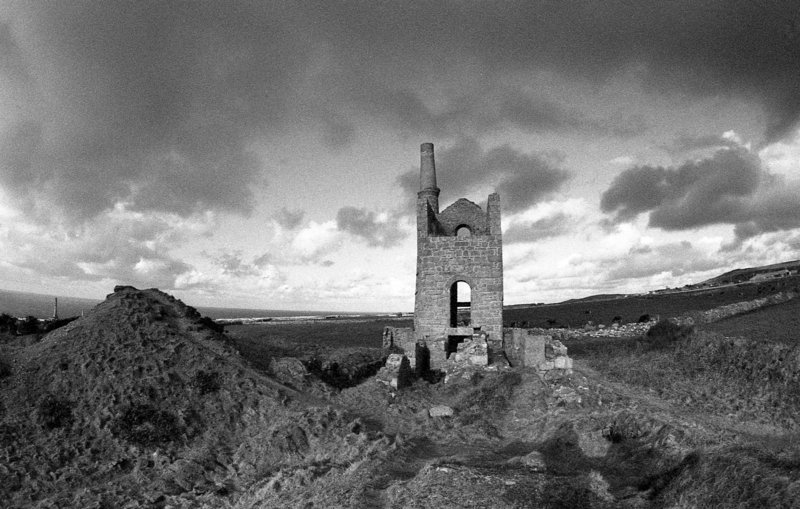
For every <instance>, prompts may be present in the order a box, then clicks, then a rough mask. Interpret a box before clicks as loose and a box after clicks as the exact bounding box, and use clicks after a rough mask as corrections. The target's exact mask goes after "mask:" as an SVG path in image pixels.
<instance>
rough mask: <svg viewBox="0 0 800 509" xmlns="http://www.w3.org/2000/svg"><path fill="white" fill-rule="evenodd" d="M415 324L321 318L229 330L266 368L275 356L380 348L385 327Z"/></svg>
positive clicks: (239, 345) (248, 355) (255, 362)
mask: <svg viewBox="0 0 800 509" xmlns="http://www.w3.org/2000/svg"><path fill="white" fill-rule="evenodd" d="M412 324H413V321H412V320H410V319H407V320H398V319H383V320H382V319H375V320H364V321H355V320H342V321H339V320H321V321H314V322H270V323H263V324H253V325H228V326H226V327H225V331H226V332H227V333H228V335H229V336H230V337H231V338H233V340H234V343H235V344H236V347H237V348H238V349H239V351H240V352H241V353H242V355H243V356H245V357H246V358H247V359H248V360H249V361H250V362H251V363H252V364H253V365H254V366H255V367H256V368H259V369H266V368H267V366H269V360H270V358H271V357H298V358H308V357H311V356H314V355H316V354H318V353H322V352H329V351H332V350H337V349H341V348H353V347H362V348H375V349H380V348H381V346H382V342H381V339H382V336H383V328H384V327H386V326H387V325H390V326H392V327H411V326H412Z"/></svg>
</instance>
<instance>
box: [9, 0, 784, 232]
mask: <svg viewBox="0 0 800 509" xmlns="http://www.w3.org/2000/svg"><path fill="white" fill-rule="evenodd" d="M799 9H800V6H798V4H797V2H795V1H793V0H792V1H784V2H778V1H775V2H749V1H724V2H723V1H716V2H694V1H689V0H683V1H678V2H657V1H646V2H635V3H630V2H622V1H612V2H588V1H587V2H581V3H575V2H556V1H541V2H528V1H525V2H522V1H520V2H503V3H499V4H497V3H491V4H487V3H486V2H478V1H476V2H464V1H452V2H444V1H443V2H429V3H428V2H423V3H413V4H409V3H406V2H351V3H338V2H325V3H303V2H297V3H280V2H279V3H276V2H244V1H242V2H145V1H141V2H118V3H112V2H41V3H32V2H31V3H18V4H14V6H13V7H12V8H8V9H6V10H5V11H4V15H5V16H6V19H4V20H0V23H2V22H3V21H5V24H3V25H0V26H2V28H0V73H2V75H3V76H2V78H3V80H4V81H2V93H4V94H11V99H10V101H9V102H10V103H13V104H14V105H15V109H14V114H13V117H12V118H7V119H5V120H6V126H5V127H3V130H2V132H0V138H2V140H3V141H2V143H3V144H4V146H11V147H13V149H12V150H9V151H4V152H3V153H2V154H0V170H2V171H0V185H2V186H3V187H4V188H5V189H6V190H8V191H9V192H10V193H9V194H11V195H12V196H13V197H14V198H15V199H16V200H17V201H18V203H20V204H21V205H24V206H26V208H27V209H28V210H29V211H30V210H34V209H35V206H36V205H37V203H38V205H39V207H40V208H43V209H47V208H49V207H52V206H55V207H59V208H60V209H62V211H63V212H65V213H66V214H67V216H70V217H73V218H77V219H85V218H88V217H91V216H93V215H96V214H97V213H98V212H101V211H103V210H106V209H108V208H109V207H111V206H113V204H114V203H116V202H119V201H123V202H127V203H128V204H129V207H130V208H132V209H133V208H135V209H139V210H145V209H147V210H151V209H157V210H164V211H170V212H176V213H179V214H184V215H185V214H189V213H192V212H195V211H198V210H206V209H217V210H227V211H234V212H239V213H247V212H248V211H250V210H252V208H253V204H254V196H253V193H252V191H250V187H249V184H252V183H253V182H254V181H255V180H256V179H257V176H258V175H257V174H258V172H259V163H260V162H259V160H258V159H257V158H256V156H255V155H254V154H253V153H251V152H250V151H249V150H248V147H249V146H250V145H249V144H250V142H251V141H253V140H254V138H256V137H258V136H259V135H260V134H263V133H264V132H269V131H273V130H280V129H282V128H284V127H285V126H286V125H288V124H289V122H294V121H298V120H301V121H302V120H305V121H311V122H314V124H315V125H316V127H317V128H318V129H319V130H320V132H319V134H320V136H321V139H322V140H323V141H324V142H325V143H326V144H327V145H328V146H330V147H341V146H344V145H346V144H348V143H350V142H351V141H352V140H353V139H354V136H355V126H357V125H358V122H359V121H360V120H363V117H364V116H367V117H369V118H370V119H374V118H378V119H383V120H384V121H385V122H389V123H390V125H391V126H393V127H394V128H396V129H399V130H400V131H401V132H404V133H406V134H413V135H414V136H415V137H417V136H420V135H425V134H426V133H427V134H431V135H432V134H435V135H437V137H439V136H442V137H444V136H446V137H449V138H451V139H452V138H453V137H457V136H462V135H465V134H466V135H477V134H478V133H483V132H485V131H491V130H496V129H499V128H504V127H513V128H518V129H522V130H526V131H536V132H539V131H561V132H564V131H569V132H572V131H592V132H600V133H608V134H617V135H624V134H626V132H627V133H628V134H630V131H631V129H630V128H629V127H626V123H627V119H625V118H624V116H625V115H624V112H623V113H622V116H621V118H619V119H614V120H609V119H603V118H594V117H592V116H591V115H590V114H589V113H587V112H585V111H581V110H578V109H575V108H574V107H572V106H570V105H569V103H568V100H569V98H568V97H564V98H560V99H559V100H558V101H555V100H554V98H553V97H554V96H558V94H559V91H558V90H550V91H543V93H539V92H538V91H536V90H531V86H530V85H529V84H528V81H527V78H528V76H529V75H531V73H533V74H534V75H535V74H539V73H541V72H545V73H548V72H549V73H553V74H554V75H555V76H558V77H560V78H563V79H566V80H578V81H580V82H583V83H588V84H590V85H593V84H602V83H603V82H604V80H606V79H607V78H609V77H611V76H615V75H619V74H620V73H622V72H631V71H632V72H633V73H634V74H635V75H637V76H639V77H640V78H641V79H642V80H643V82H644V84H645V85H646V87H647V88H648V90H650V91H651V92H653V93H655V94H660V93H674V92H678V93H682V94H688V95H690V96H694V97H710V96H714V97H719V96H735V97H740V98H743V99H745V100H752V99H755V100H757V101H759V102H760V103H761V104H762V105H763V106H764V109H765V112H766V121H767V132H766V137H767V138H768V139H769V140H774V139H777V138H779V137H781V136H783V135H784V134H786V133H787V132H788V131H789V130H790V129H791V127H792V126H794V125H795V124H796V121H797V118H798V113H799V112H800V85H798V84H800V74H799V73H800V51H797V48H798V47H800V36H799V35H798V34H800V29H798V26H800V14H799ZM0 100H2V98H0ZM523 180H524V179H523ZM517 183H522V184H528V183H529V182H527V181H523V182H513V183H511V182H509V184H510V185H511V184H517ZM523 187H525V186H523ZM530 190H534V191H535V189H527V191H530ZM518 199H519V197H517V198H512V204H513V203H515V200H518ZM36 200H39V201H38V202H36ZM512 206H515V205H512Z"/></svg>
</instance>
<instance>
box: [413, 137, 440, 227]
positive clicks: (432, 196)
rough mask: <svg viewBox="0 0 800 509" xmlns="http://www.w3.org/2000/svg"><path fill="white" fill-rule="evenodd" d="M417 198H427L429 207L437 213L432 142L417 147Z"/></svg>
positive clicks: (436, 189)
mask: <svg viewBox="0 0 800 509" xmlns="http://www.w3.org/2000/svg"><path fill="white" fill-rule="evenodd" d="M418 197H419V198H425V199H427V201H428V203H430V205H431V208H432V209H433V211H434V212H436V213H437V214H438V213H439V188H438V187H437V186H436V163H435V162H434V160H433V143H423V144H422V145H420V147H419V193H418Z"/></svg>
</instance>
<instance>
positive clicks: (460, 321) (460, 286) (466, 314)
mask: <svg viewBox="0 0 800 509" xmlns="http://www.w3.org/2000/svg"><path fill="white" fill-rule="evenodd" d="M471 314H472V289H471V288H470V287H469V285H468V284H467V283H466V282H465V281H456V282H455V283H453V285H452V286H451V287H450V326H451V327H468V326H469V324H470V321H471V318H472V317H471Z"/></svg>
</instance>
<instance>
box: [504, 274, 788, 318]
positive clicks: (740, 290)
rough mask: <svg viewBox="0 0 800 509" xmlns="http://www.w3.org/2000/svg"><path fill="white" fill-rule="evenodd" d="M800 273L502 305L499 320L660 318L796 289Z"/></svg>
mask: <svg viewBox="0 0 800 509" xmlns="http://www.w3.org/2000/svg"><path fill="white" fill-rule="evenodd" d="M799 287H800V277H798V276H792V277H786V278H781V279H775V280H773V281H764V282H761V283H751V284H742V285H738V286H728V287H720V288H715V289H711V290H703V291H697V292H684V293H670V294H660V295H645V296H638V297H628V298H621V299H612V300H605V301H580V302H568V303H562V304H547V305H544V306H532V307H529V308H524V309H506V310H505V311H504V313H503V322H504V323H505V324H506V325H510V324H511V322H516V323H517V325H518V326H521V325H522V323H523V322H528V326H529V327H553V326H569V327H580V326H581V325H583V324H585V323H586V322H587V321H589V320H591V321H593V322H595V323H596V324H600V323H603V324H610V323H611V321H612V320H613V319H614V317H616V316H620V317H622V322H623V323H628V322H635V321H637V320H638V319H639V317H640V316H642V315H644V314H649V315H650V316H652V317H655V316H657V315H660V316H661V317H662V318H669V317H673V316H680V315H682V314H684V313H686V312H688V311H705V310H707V309H711V308H715V307H718V306H723V305H725V304H732V303H734V302H740V301H743V300H752V299H757V298H759V297H764V296H766V295H769V294H773V293H777V292H780V291H784V290H792V289H795V290H796V289H798V288H799Z"/></svg>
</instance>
